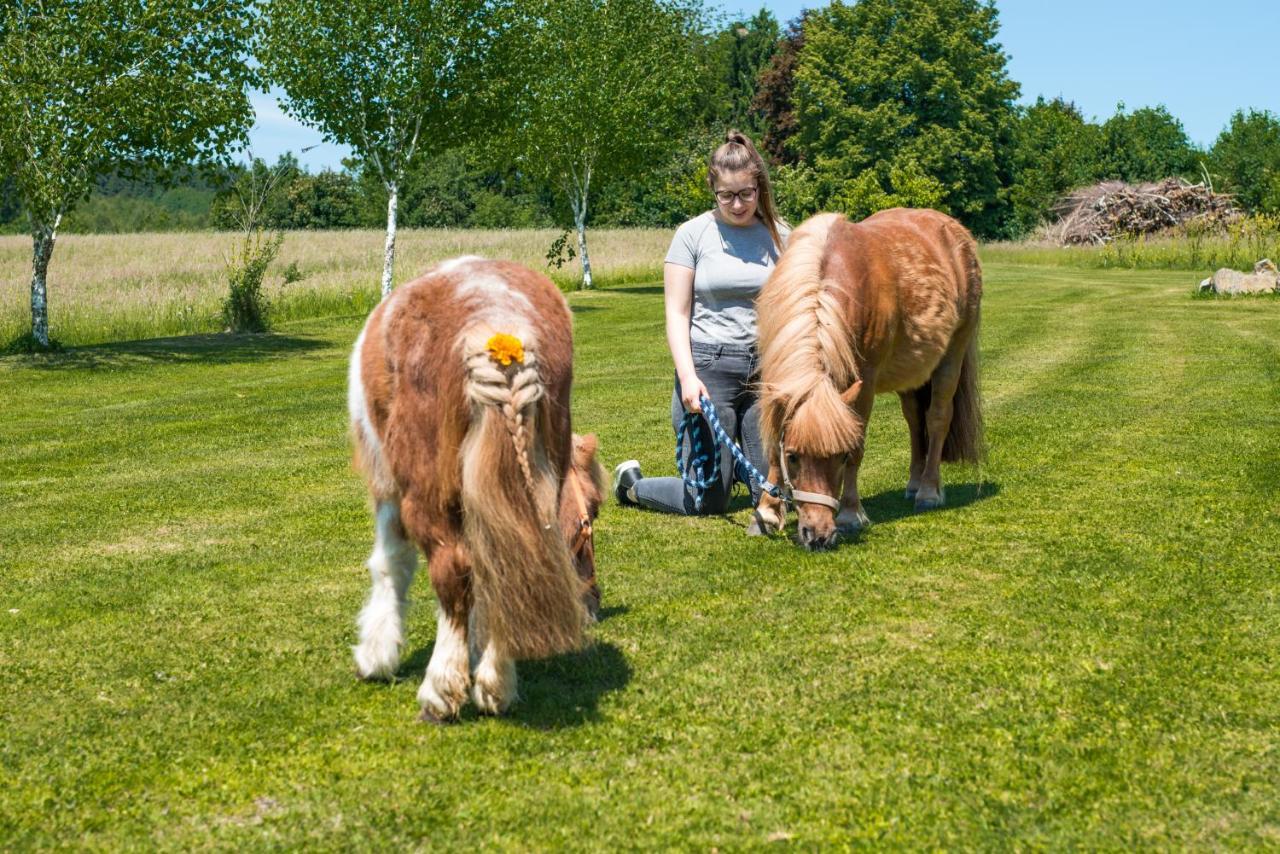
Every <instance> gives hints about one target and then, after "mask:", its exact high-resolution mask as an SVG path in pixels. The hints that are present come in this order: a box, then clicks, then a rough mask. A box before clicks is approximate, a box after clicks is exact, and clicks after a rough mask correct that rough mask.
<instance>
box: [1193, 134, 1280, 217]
mask: <svg viewBox="0 0 1280 854" xmlns="http://www.w3.org/2000/svg"><path fill="white" fill-rule="evenodd" d="M1209 156H1210V161H1211V162H1212V164H1213V173H1214V174H1215V175H1217V176H1220V178H1221V182H1222V184H1223V186H1221V187H1219V188H1218V189H1220V190H1227V191H1229V192H1231V193H1234V194H1235V197H1236V200H1237V201H1239V203H1240V204H1241V205H1243V206H1244V207H1245V208H1248V209H1249V210H1251V211H1261V212H1263V213H1280V118H1277V117H1276V115H1275V114H1274V113H1270V112H1266V111H1261V112H1260V111H1257V110H1249V111H1248V112H1247V113H1246V112H1245V111H1243V110H1239V111H1237V112H1236V113H1235V115H1233V116H1232V117H1231V123H1230V124H1229V125H1228V126H1227V128H1226V130H1224V131H1223V132H1222V133H1221V134H1219V136H1218V139H1217V141H1216V142H1215V143H1214V144H1213V150H1212V151H1211V152H1210V155H1209Z"/></svg>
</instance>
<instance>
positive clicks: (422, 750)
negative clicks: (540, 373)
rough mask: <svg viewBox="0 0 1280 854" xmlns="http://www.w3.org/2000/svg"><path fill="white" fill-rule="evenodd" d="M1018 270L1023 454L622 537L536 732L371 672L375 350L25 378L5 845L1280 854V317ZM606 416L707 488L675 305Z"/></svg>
mask: <svg viewBox="0 0 1280 854" xmlns="http://www.w3.org/2000/svg"><path fill="white" fill-rule="evenodd" d="M1190 278H1191V277H1190V276H1189V275H1188V274H1185V273H1165V272H1132V271H1105V272H1103V271H1089V270H1069V269H1056V268H1052V267H1032V266H1014V265H992V266H990V267H989V268H988V271H987V300H986V306H985V317H984V327H983V332H982V335H983V338H982V353H983V359H984V364H983V371H984V382H983V385H984V393H985V397H986V418H987V425H988V442H989V446H990V458H989V460H988V462H987V463H986V464H985V465H984V466H983V467H982V468H981V469H980V470H972V469H963V468H957V469H950V470H947V471H945V472H944V476H945V477H946V478H948V481H949V488H948V496H949V498H950V499H951V506H949V507H948V508H947V509H945V510H942V511H939V512H934V513H930V514H926V515H914V514H913V513H912V512H911V508H910V505H909V503H908V502H907V501H905V500H904V499H903V498H902V497H901V489H902V487H903V485H904V483H905V480H906V474H907V461H908V449H907V443H906V435H905V427H904V424H903V422H902V419H901V416H900V415H899V413H898V405H897V401H896V400H895V399H893V398H885V399H882V400H881V401H880V406H879V407H878V411H877V414H876V416H875V417H874V418H873V419H872V424H871V427H870V430H869V438H868V442H869V445H868V453H867V457H866V462H865V464H864V466H863V475H862V491H863V495H864V496H866V506H867V511H868V513H869V514H870V516H871V518H872V520H873V522H874V524H873V526H872V528H871V529H870V530H869V531H868V532H867V533H866V534H864V535H863V537H862V538H861V540H860V541H858V542H856V543H846V544H843V545H841V547H840V548H839V549H838V550H836V551H834V552H831V553H819V554H808V553H805V552H803V551H801V550H800V549H799V548H797V547H796V546H795V545H793V544H792V543H790V542H789V541H787V540H786V539H783V538H777V539H773V540H759V539H753V540H748V539H747V538H746V537H745V536H744V535H743V528H744V526H745V524H746V522H747V512H746V511H744V510H739V511H738V512H736V513H735V514H734V515H732V516H730V517H728V518H708V519H680V518H670V517H663V516H659V515H654V514H649V513H645V512H641V511H637V510H629V509H628V510H624V509H619V508H617V507H615V506H612V505H611V506H608V507H606V508H605V510H604V512H603V514H602V516H601V519H600V521H599V524H598V526H597V534H596V536H597V547H598V549H599V554H600V567H599V568H600V575H601V582H602V586H603V588H604V596H605V605H606V609H605V618H604V620H603V621H602V622H601V623H600V625H599V626H598V627H597V628H596V629H595V631H594V638H595V642H594V644H593V646H592V647H591V648H590V649H589V650H587V651H586V652H583V653H581V654H579V655H575V656H570V657H566V658H563V659H557V660H553V661H549V662H542V663H530V664H522V665H521V668H520V679H521V692H522V695H523V700H522V702H521V703H520V704H519V705H518V706H517V707H515V709H513V711H512V713H511V715H510V716H509V717H507V718H505V719H487V718H477V717H475V716H474V715H468V716H467V717H466V718H465V719H464V720H463V722H461V723H460V724H458V725H455V726H450V727H434V726H430V725H425V724H420V723H417V722H416V720H415V719H416V713H417V705H416V702H415V699H414V694H415V692H416V690H417V686H418V683H419V681H420V679H421V675H422V671H423V669H424V668H425V666H426V662H427V659H428V657H429V654H430V650H431V643H432V636H433V633H434V625H435V623H434V616H433V607H432V602H431V593H430V591H429V587H428V586H427V585H426V584H425V577H424V578H422V579H420V584H421V586H419V587H417V588H416V589H415V592H416V604H415V605H414V607H413V608H412V610H411V613H410V618H409V645H408V648H407V650H406V655H405V664H404V666H403V668H402V670H401V677H402V679H401V680H400V681H398V682H397V683H395V684H393V685H389V686H388V685H367V684H362V683H360V682H358V681H357V680H356V679H355V678H354V676H353V668H352V662H351V655H350V650H349V646H350V644H351V643H353V641H354V635H355V632H354V618H355V615H356V612H357V610H358V609H359V607H360V605H361V602H362V600H363V597H364V595H365V592H366V588H367V576H366V573H365V571H364V569H363V566H362V564H363V561H364V558H365V557H366V555H367V553H368V550H369V547H370V544H371V525H370V522H369V519H368V515H367V511H366V508H365V504H364V495H363V490H362V486H361V484H360V483H359V481H358V479H357V477H356V476H355V475H354V474H353V473H352V472H351V470H350V468H349V463H348V452H347V444H346V436H345V422H344V418H345V406H344V383H345V369H346V368H345V364H346V354H347V350H348V347H349V346H350V343H351V341H352V340H353V339H354V337H355V335H356V332H357V330H358V328H359V325H360V323H361V320H362V318H359V317H343V318H335V319H329V320H312V321H303V322H293V323H288V324H285V325H283V326H282V327H281V328H280V329H279V331H278V333H277V334H275V335H273V336H268V337H245V338H234V337H222V336H210V337H196V338H174V339H164V340H153V341H145V342H140V343H131V344H119V345H105V346H97V347H88V348H83V349H75V350H71V351H69V352H67V353H63V354H59V355H55V356H51V357H44V358H30V357H20V356H9V357H5V358H3V359H0V400H3V402H4V407H3V416H2V418H0V507H2V508H3V512H2V513H0V675H2V677H3V682H4V684H3V689H2V690H0V773H2V774H3V785H0V848H15V849H22V848H37V847H39V848H44V847H55V846H67V847H71V846H75V847H79V846H88V847H93V848H106V849H118V848H155V847H158V848H166V849H189V848H195V847H219V848H237V849H238V848H255V849H256V848H268V847H286V846H288V847H300V846H303V845H305V846H308V847H313V848H351V847H356V848H365V847H369V848H373V847H386V848H392V847H394V848H402V847H421V848H430V849H436V848H455V847H456V848H461V847H464V846H465V847H474V846H476V845H477V844H478V845H481V846H484V847H498V848H506V849H518V850H523V849H528V848H534V849H550V848H559V847H572V848H591V849H603V848H617V847H621V848H632V847H637V846H645V847H648V846H663V847H679V848H690V849H710V848H713V847H719V848H721V849H726V848H727V849H739V848H744V847H764V846H766V845H768V844H770V843H783V844H785V843H787V842H789V843H790V844H796V845H801V846H804V847H806V848H813V847H818V846H824V845H827V844H832V843H834V844H845V845H851V846H875V847H881V846H889V847H910V848H943V847H946V848H955V847H961V848H968V847H984V848H987V847H1006V846H1009V845H1011V844H1012V845H1016V846H1017V847H1025V848H1068V847H1075V848H1112V849H1114V848H1128V847H1132V846H1137V845H1142V846H1152V847H1179V848H1180V847H1224V848H1241V847H1271V848H1275V847H1280V601H1278V594H1280V577H1278V576H1277V563H1278V562H1280V561H1278V555H1280V302H1278V301H1276V300H1235V301H1227V300H1217V301H1206V300H1193V299H1190V298H1189V293H1190V291H1191V288H1192V287H1193V286H1194V282H1192V281H1191V280H1190ZM570 302H571V304H572V305H573V308H574V310H575V316H576V319H577V338H578V362H577V378H578V382H577V387H576V392H575V398H574V409H575V419H576V425H577V427H578V429H579V430H582V431H594V432H596V433H598V434H599V436H600V439H601V445H602V449H603V455H604V459H605V462H606V463H609V464H613V463H616V462H617V461H619V460H621V459H626V458H628V457H633V456H634V457H638V458H639V459H640V460H641V462H642V463H643V465H644V469H645V471H646V472H648V473H667V472H668V471H669V470H670V469H671V468H672V451H671V436H670V425H669V423H668V420H667V419H668V415H667V407H668V401H669V395H670V390H669V385H670V376H669V374H670V368H669V365H668V359H667V357H666V355H665V345H664V343H663V336H662V322H661V313H662V305H661V297H660V290H659V288H658V287H657V286H648V287H644V286H636V287H619V288H614V289H609V290H604V291H599V292H595V293H583V294H575V295H574V296H572V297H571V298H570Z"/></svg>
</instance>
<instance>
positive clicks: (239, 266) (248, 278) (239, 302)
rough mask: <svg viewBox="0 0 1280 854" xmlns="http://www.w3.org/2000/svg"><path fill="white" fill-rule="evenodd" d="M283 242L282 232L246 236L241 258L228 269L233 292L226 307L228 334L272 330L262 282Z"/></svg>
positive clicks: (255, 233)
mask: <svg viewBox="0 0 1280 854" xmlns="http://www.w3.org/2000/svg"><path fill="white" fill-rule="evenodd" d="M283 242H284V235H283V234H280V233H279V232H276V233H274V234H269V235H268V234H265V233H264V232H262V231H253V232H249V233H246V234H245V235H244V237H243V239H242V240H241V243H240V251H239V255H238V257H237V258H236V259H234V260H233V261H232V262H230V263H228V265H227V278H228V285H229V289H228V293H227V298H226V299H225V300H224V301H223V303H222V322H223V324H224V326H225V327H226V331H227V332H266V331H267V330H269V329H270V328H271V321H270V309H271V306H270V303H268V301H267V297H266V294H264V293H263V292H262V280H263V277H264V276H266V273H267V267H268V266H270V264H271V262H272V261H274V260H275V258H276V256H277V255H278V254H280V244H281V243H283Z"/></svg>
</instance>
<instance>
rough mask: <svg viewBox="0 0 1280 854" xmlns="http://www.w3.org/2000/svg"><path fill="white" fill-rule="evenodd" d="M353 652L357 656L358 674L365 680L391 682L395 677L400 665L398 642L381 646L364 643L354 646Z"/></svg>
mask: <svg viewBox="0 0 1280 854" xmlns="http://www.w3.org/2000/svg"><path fill="white" fill-rule="evenodd" d="M352 654H353V656H354V657H355V665H356V676H358V677H360V678H361V679H362V680H364V681H365V682H391V681H393V680H394V679H395V676H396V670H397V669H399V667H400V647H399V645H398V644H394V645H385V646H382V647H379V646H378V645H376V644H368V643H364V644H361V645H360V646H357V647H352Z"/></svg>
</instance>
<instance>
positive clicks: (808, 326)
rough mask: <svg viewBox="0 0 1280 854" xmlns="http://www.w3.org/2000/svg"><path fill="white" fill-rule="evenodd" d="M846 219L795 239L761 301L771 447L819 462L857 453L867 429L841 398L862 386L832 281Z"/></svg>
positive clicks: (829, 217) (830, 218) (819, 221)
mask: <svg viewBox="0 0 1280 854" xmlns="http://www.w3.org/2000/svg"><path fill="white" fill-rule="evenodd" d="M842 221H844V217H843V216H841V215H840V214H819V215H818V216H815V217H813V218H811V219H809V220H807V221H806V222H805V223H804V224H803V225H801V226H800V227H799V228H798V229H796V230H795V231H794V232H792V234H791V239H790V241H789V242H788V244H787V251H786V252H784V253H783V255H782V258H781V259H780V260H779V262H778V266H777V269H775V270H774V272H773V275H772V276H770V278H769V281H768V282H767V283H766V284H765V286H764V288H763V289H762V290H761V292H760V295H759V297H757V298H756V308H757V312H758V324H759V333H760V344H759V346H760V352H761V354H762V357H761V365H760V382H761V403H762V406H761V431H762V432H763V434H764V438H765V441H766V443H767V446H769V447H773V446H775V445H776V444H777V443H778V441H779V440H780V439H781V438H782V433H783V430H784V428H785V430H786V435H787V445H788V446H790V447H792V448H796V449H798V450H801V451H804V452H806V453H812V454H816V455H819V456H834V455H836V454H842V453H846V452H848V451H851V450H853V449H854V448H855V447H857V446H858V444H859V443H860V442H861V441H862V434H863V425H862V423H861V421H859V420H858V418H857V417H856V416H855V415H854V414H853V412H852V411H851V410H850V408H849V406H848V405H847V404H846V403H845V402H844V400H843V399H842V398H841V394H842V393H843V392H844V391H846V390H847V389H848V388H849V387H850V386H851V385H853V383H854V382H856V381H857V379H858V377H857V368H856V366H855V363H854V345H853V342H852V340H851V339H850V337H849V332H848V324H847V323H846V321H845V319H844V317H843V315H842V312H841V310H840V295H839V293H838V291H837V288H838V285H837V284H836V283H835V282H834V281H831V280H828V279H826V278H824V275H823V274H824V260H825V258H826V255H827V240H828V238H829V237H830V235H831V231H832V229H833V228H834V227H835V226H836V224H837V223H840V222H842Z"/></svg>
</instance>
